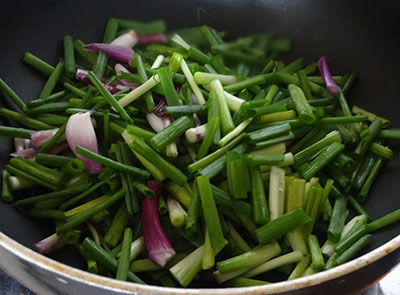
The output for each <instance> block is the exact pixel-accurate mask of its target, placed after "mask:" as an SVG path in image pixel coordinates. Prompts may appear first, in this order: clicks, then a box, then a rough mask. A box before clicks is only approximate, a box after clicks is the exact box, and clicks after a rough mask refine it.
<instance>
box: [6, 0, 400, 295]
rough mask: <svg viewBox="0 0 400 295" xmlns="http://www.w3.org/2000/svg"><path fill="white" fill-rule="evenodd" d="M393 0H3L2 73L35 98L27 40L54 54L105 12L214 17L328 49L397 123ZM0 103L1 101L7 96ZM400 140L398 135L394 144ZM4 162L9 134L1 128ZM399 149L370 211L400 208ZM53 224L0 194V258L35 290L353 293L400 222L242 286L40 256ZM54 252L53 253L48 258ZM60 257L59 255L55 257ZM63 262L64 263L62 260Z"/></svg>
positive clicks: (303, 48)
mask: <svg viewBox="0 0 400 295" xmlns="http://www.w3.org/2000/svg"><path fill="white" fill-rule="evenodd" d="M399 6H400V5H399V2H396V1H389V2H385V4H383V3H377V2H376V1H363V2H359V1H345V0H344V1H317V0H293V1H280V0H265V1H262V0H247V1H246V0H220V1H209V0H202V1H200V0H195V1H182V0H170V1H161V0H156V1H132V0H123V1H96V0H86V1H77V0H70V1H65V0H60V1H56V0H53V1H45V0H40V1H39V0H35V1H32V0H26V1H23V0H14V1H2V6H1V9H0V40H1V46H0V62H1V67H0V77H2V78H3V79H5V80H6V81H7V83H9V84H10V85H12V87H13V88H14V90H15V91H16V92H17V93H18V94H20V96H22V97H23V98H24V99H26V100H29V99H33V98H36V96H37V95H38V94H39V93H40V89H41V87H42V85H43V83H44V77H43V76H41V75H40V74H38V73H37V72H36V71H34V70H32V69H30V68H28V67H27V66H26V65H23V64H22V62H21V58H22V55H23V53H24V51H25V50H29V51H31V52H33V53H34V54H35V55H37V56H39V57H41V58H43V59H44V60H46V61H48V62H49V63H51V64H53V65H54V64H55V63H56V61H57V59H58V57H59V56H60V53H61V50H62V45H61V44H62V38H63V36H64V35H66V34H70V35H72V36H74V37H77V38H79V39H81V40H83V41H84V42H88V43H90V42H95V41H98V40H101V37H102V34H103V30H104V26H105V22H106V20H107V18H108V17H110V16H112V17H119V18H131V19H138V20H152V19H155V18H164V19H165V20H166V21H167V24H168V25H169V27H170V28H179V27H184V26H196V25H201V24H208V25H211V26H213V27H215V28H217V29H219V30H227V31H228V32H229V34H230V36H233V37H234V36H239V35H244V34H248V33H254V32H271V33H274V34H276V35H279V36H282V37H288V38H290V39H291V40H293V43H294V50H293V51H292V52H291V53H289V54H287V55H286V56H284V59H285V60H286V61H290V60H293V59H294V58H297V57H300V56H301V57H303V58H304V59H305V60H307V61H312V60H317V59H318V58H319V57H320V56H321V55H325V56H327V57H328V59H329V64H330V65H331V71H332V72H333V73H339V74H340V73H345V72H350V71H356V72H357V74H358V81H357V83H356V85H355V86H354V87H353V89H352V90H351V93H350V94H349V95H348V98H349V102H350V104H351V105H353V104H357V105H362V106H364V107H365V108H366V109H370V110H373V111H374V112H376V113H377V114H380V115H382V116H384V117H388V118H391V119H392V122H393V126H395V127H400V117H399V116H398V110H399V106H400V102H399V97H398V69H399V66H400V58H399V56H398V53H399V49H400V32H399V28H400V19H399V17H398V13H399V11H400V10H399ZM1 104H2V105H7V102H6V100H5V99H4V97H1ZM391 146H392V147H393V149H394V150H396V149H397V150H399V149H398V148H399V144H398V143H396V142H394V143H392V145H391ZM0 147H1V149H0V161H1V166H4V164H5V163H6V161H7V159H8V154H9V153H10V152H11V150H12V148H13V147H12V143H11V140H9V139H5V138H0ZM399 175H400V157H399V155H398V154H396V155H395V157H394V159H393V160H392V161H389V162H388V163H387V164H386V165H385V167H384V169H383V171H382V173H381V174H380V175H379V176H378V178H377V180H376V182H375V184H374V185H373V188H372V190H371V194H370V197H369V198H368V200H367V202H366V204H365V207H366V210H367V211H368V212H369V213H370V215H371V217H372V218H373V219H375V218H377V217H380V216H382V215H384V214H386V213H388V212H390V211H392V210H394V209H397V208H400V198H399V193H400V182H399V181H398V179H399ZM53 230H54V229H52V228H51V226H47V225H46V223H43V222H37V221H35V222H33V221H32V220H31V219H30V218H29V217H27V216H26V215H24V214H22V213H21V212H19V211H18V210H16V209H14V208H12V207H10V206H9V205H6V204H3V203H0V266H1V267H2V268H4V269H5V270H6V271H7V272H9V273H10V274H11V275H13V276H14V277H16V278H17V279H18V280H19V281H20V282H22V283H23V284H25V285H26V286H27V287H29V288H31V289H32V290H33V291H35V292H37V293H38V294H43V295H45V294H87V295H89V294H183V293H185V294H250V292H251V294H275V293H282V294H321V293H324V294H331V293H332V294H333V293H335V294H337V293H340V292H341V293H342V294H351V293H353V292H358V291H360V290H362V289H364V288H366V287H367V286H369V285H372V284H373V283H374V282H376V280H378V279H379V278H381V277H382V276H383V275H384V274H385V273H387V272H388V271H390V269H391V268H393V267H394V266H395V265H396V264H397V263H398V262H399V261H400V235H399V233H400V226H399V225H398V224H397V225H394V226H391V227H389V228H387V229H385V230H382V231H380V232H377V233H376V234H374V236H373V244H372V245H371V246H370V247H369V248H368V249H367V250H366V251H365V253H366V254H364V255H363V256H361V257H360V258H358V259H356V260H354V261H352V262H350V263H347V264H345V265H342V266H340V267H337V268H335V269H332V270H330V271H326V272H322V273H319V274H317V275H313V276H311V277H308V278H304V279H299V280H295V281H290V282H282V283H277V284H272V285H267V286H262V287H253V288H244V289H243V288H239V289H235V290H233V289H229V290H227V289H201V290H200V291H199V290H184V289H168V288H160V287H154V286H140V285H135V284H130V283H124V282H117V281H115V280H112V279H107V278H103V277H99V276H96V275H91V274H88V273H86V272H83V271H80V270H79V269H78V268H81V267H83V265H82V264H81V260H80V257H79V255H78V254H77V253H76V251H75V250H73V249H65V250H63V251H60V252H59V253H57V254H56V255H54V256H53V257H52V259H48V258H45V257H43V256H41V255H39V254H36V253H34V252H33V251H31V250H30V249H32V247H33V245H34V243H35V242H37V241H38V240H40V239H42V238H44V237H46V236H48V235H50V234H52V233H53V232H52V231H53ZM53 259H54V260H53ZM57 261H58V262H57ZM67 265H69V266H67Z"/></svg>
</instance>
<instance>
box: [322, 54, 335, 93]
mask: <svg viewBox="0 0 400 295" xmlns="http://www.w3.org/2000/svg"><path fill="white" fill-rule="evenodd" d="M318 68H319V71H320V73H321V76H322V78H323V79H324V81H325V85H326V89H328V91H329V92H330V93H332V94H333V95H338V94H339V93H340V87H339V86H338V85H336V83H335V81H333V79H332V75H331V72H330V71H329V67H328V63H327V61H326V57H325V56H321V58H320V59H319V61H318Z"/></svg>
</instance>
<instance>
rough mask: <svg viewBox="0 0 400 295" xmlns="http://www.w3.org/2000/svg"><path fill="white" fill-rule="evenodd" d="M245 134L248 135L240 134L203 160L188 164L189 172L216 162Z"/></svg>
mask: <svg viewBox="0 0 400 295" xmlns="http://www.w3.org/2000/svg"><path fill="white" fill-rule="evenodd" d="M245 136H246V134H244V133H242V134H240V135H239V136H238V137H236V138H235V139H233V140H232V141H230V142H229V143H228V144H226V145H225V146H223V147H221V148H219V149H218V150H216V151H215V152H213V153H211V154H209V155H207V156H206V157H204V158H202V159H201V160H198V161H196V162H194V163H192V164H190V165H189V166H188V170H189V172H191V173H193V172H196V171H198V170H200V169H202V168H204V167H206V166H207V165H209V164H210V163H212V162H214V161H215V160H217V159H218V158H220V157H221V156H223V155H224V154H225V153H226V152H227V151H229V150H231V149H232V148H233V147H235V146H236V145H237V144H238V143H239V142H241V141H242V140H243V138H244V137H245Z"/></svg>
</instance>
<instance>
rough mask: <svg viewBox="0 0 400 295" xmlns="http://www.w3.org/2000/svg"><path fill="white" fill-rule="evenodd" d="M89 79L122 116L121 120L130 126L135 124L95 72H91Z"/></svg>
mask: <svg viewBox="0 0 400 295" xmlns="http://www.w3.org/2000/svg"><path fill="white" fill-rule="evenodd" d="M88 78H89V80H90V82H92V83H93V85H94V86H95V87H96V88H97V90H98V91H99V92H100V93H101V95H102V96H103V97H104V98H105V99H106V100H107V102H108V103H109V104H110V105H111V106H112V107H113V108H114V109H115V110H117V112H118V113H119V114H120V116H121V118H122V119H124V120H125V121H126V122H128V124H133V120H132V118H131V117H130V116H129V114H128V113H127V112H126V110H125V109H124V108H123V107H122V106H121V104H120V103H119V102H118V101H117V100H116V99H115V97H114V96H113V95H112V94H111V93H110V92H109V91H108V90H107V89H106V88H105V87H104V85H103V84H102V83H101V81H100V79H98V78H97V76H96V75H95V74H94V73H93V72H89V74H88Z"/></svg>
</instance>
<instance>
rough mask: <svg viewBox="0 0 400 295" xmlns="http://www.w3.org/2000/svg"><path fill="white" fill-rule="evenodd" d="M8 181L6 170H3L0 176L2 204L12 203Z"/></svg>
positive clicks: (8, 174)
mask: <svg viewBox="0 0 400 295" xmlns="http://www.w3.org/2000/svg"><path fill="white" fill-rule="evenodd" d="M9 179H10V173H8V171H7V170H3V172H2V174H1V180H2V181H1V184H2V187H1V198H2V200H3V201H4V202H13V201H14V198H13V194H12V190H11V186H10V183H9Z"/></svg>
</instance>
